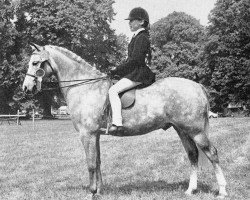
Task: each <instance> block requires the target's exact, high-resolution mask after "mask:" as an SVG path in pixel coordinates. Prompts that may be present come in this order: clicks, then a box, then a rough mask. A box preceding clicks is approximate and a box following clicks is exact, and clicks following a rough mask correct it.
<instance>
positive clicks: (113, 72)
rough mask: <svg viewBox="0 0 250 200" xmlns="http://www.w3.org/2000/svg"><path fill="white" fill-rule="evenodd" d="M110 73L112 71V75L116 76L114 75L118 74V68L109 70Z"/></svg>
mask: <svg viewBox="0 0 250 200" xmlns="http://www.w3.org/2000/svg"><path fill="white" fill-rule="evenodd" d="M109 71H110V74H111V75H112V76H114V75H115V74H116V72H117V68H116V67H111V68H110V69H109Z"/></svg>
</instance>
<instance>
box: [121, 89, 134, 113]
mask: <svg viewBox="0 0 250 200" xmlns="http://www.w3.org/2000/svg"><path fill="white" fill-rule="evenodd" d="M119 96H120V99H121V104H122V109H126V108H128V107H130V106H132V105H133V104H134V102H135V89H131V90H127V91H125V92H122V93H121V94H120V95H119Z"/></svg>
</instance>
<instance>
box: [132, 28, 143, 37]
mask: <svg viewBox="0 0 250 200" xmlns="http://www.w3.org/2000/svg"><path fill="white" fill-rule="evenodd" d="M144 30H145V28H139V29H138V30H137V31H135V33H134V35H133V37H135V36H137V35H138V33H140V32H141V31H144Z"/></svg>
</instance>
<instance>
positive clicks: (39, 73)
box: [26, 60, 109, 91]
mask: <svg viewBox="0 0 250 200" xmlns="http://www.w3.org/2000/svg"><path fill="white" fill-rule="evenodd" d="M45 63H47V64H48V65H49V66H50V69H51V71H52V73H51V74H55V71H54V69H53V67H52V66H51V63H50V62H49V61H48V60H44V61H42V62H41V64H40V66H42V65H44V64H45ZM45 75H46V72H45V70H44V69H42V68H41V67H39V69H37V70H36V71H35V73H34V74H30V73H26V76H30V77H33V78H35V81H36V85H37V90H38V91H41V90H42V88H41V84H42V79H43V77H44V76H45ZM107 79H109V77H108V76H104V77H99V78H92V79H79V80H70V81H58V82H53V83H67V82H68V83H70V82H76V83H73V84H69V85H65V86H58V87H51V88H45V89H43V90H56V89H61V88H70V87H76V86H80V85H84V84H90V83H95V82H99V81H101V80H107Z"/></svg>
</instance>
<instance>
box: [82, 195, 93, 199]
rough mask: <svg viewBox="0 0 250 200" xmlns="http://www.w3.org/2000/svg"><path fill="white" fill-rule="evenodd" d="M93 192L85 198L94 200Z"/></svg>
mask: <svg viewBox="0 0 250 200" xmlns="http://www.w3.org/2000/svg"><path fill="white" fill-rule="evenodd" d="M93 196H94V195H93V194H88V195H86V196H85V198H84V200H93Z"/></svg>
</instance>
